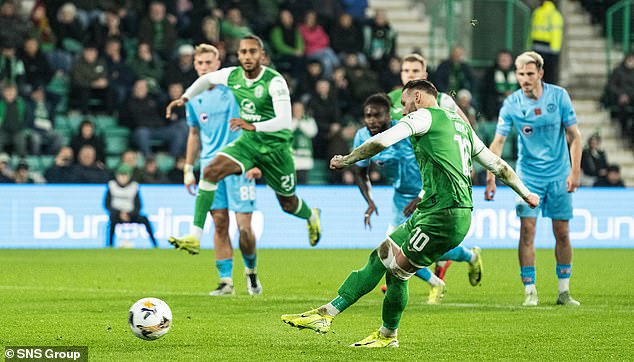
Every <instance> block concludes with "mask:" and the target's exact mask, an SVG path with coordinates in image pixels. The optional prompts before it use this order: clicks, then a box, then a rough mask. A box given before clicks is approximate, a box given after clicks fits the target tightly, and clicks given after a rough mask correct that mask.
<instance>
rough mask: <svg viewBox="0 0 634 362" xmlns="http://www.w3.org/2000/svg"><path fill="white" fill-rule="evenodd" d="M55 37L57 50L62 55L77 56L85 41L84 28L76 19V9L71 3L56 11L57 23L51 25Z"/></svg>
mask: <svg viewBox="0 0 634 362" xmlns="http://www.w3.org/2000/svg"><path fill="white" fill-rule="evenodd" d="M52 25H53V31H54V32H55V35H56V36H57V48H58V49H59V50H61V51H63V52H64V53H67V54H70V55H69V57H72V55H74V54H79V53H80V52H81V50H82V48H83V46H82V44H83V42H84V39H85V34H84V28H83V27H82V25H81V23H80V21H79V18H78V17H77V7H76V6H75V5H73V3H70V2H69V3H65V4H64V5H62V7H60V8H59V10H58V11H57V21H56V22H54V23H53V24H52Z"/></svg>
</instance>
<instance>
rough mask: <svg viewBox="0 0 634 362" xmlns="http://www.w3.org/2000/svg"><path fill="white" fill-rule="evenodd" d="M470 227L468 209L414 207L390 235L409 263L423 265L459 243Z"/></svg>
mask: <svg viewBox="0 0 634 362" xmlns="http://www.w3.org/2000/svg"><path fill="white" fill-rule="evenodd" d="M470 226H471V209H470V208H449V209H442V210H436V211H431V212H430V211H423V212H421V211H420V210H416V212H414V214H413V215H412V217H410V218H409V219H408V220H407V221H406V222H405V223H403V224H401V225H400V226H399V227H397V228H396V230H394V232H392V233H391V234H390V235H389V236H388V239H390V240H391V241H392V242H393V243H395V244H396V245H398V246H399V247H401V249H402V250H403V254H404V255H405V256H406V257H407V258H408V259H409V261H410V263H412V265H414V266H416V267H418V268H423V267H426V266H429V265H431V264H432V263H433V262H435V261H436V260H438V259H439V258H440V257H441V256H442V255H443V254H444V253H446V252H448V251H449V250H451V249H453V248H455V247H456V246H458V244H460V243H461V242H462V240H463V239H464V238H465V236H466V235H467V232H468V231H469V227H470Z"/></svg>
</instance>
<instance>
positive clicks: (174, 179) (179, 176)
mask: <svg viewBox="0 0 634 362" xmlns="http://www.w3.org/2000/svg"><path fill="white" fill-rule="evenodd" d="M184 170H185V156H184V155H181V156H178V157H176V163H175V164H174V168H172V169H171V170H169V171H168V172H167V182H168V183H170V184H178V185H180V184H182V183H183V176H184Z"/></svg>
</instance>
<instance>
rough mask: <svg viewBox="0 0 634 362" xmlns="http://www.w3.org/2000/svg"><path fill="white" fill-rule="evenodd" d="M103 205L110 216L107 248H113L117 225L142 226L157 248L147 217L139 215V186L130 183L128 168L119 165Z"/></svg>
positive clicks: (130, 171) (109, 183)
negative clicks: (132, 224) (134, 224)
mask: <svg viewBox="0 0 634 362" xmlns="http://www.w3.org/2000/svg"><path fill="white" fill-rule="evenodd" d="M104 205H105V207H106V209H107V210H108V213H109V214H110V221H109V222H108V246H109V247H113V246H114V236H115V229H116V227H117V224H121V223H136V224H143V225H144V226H145V230H146V231H147V233H148V235H149V237H150V240H151V241H152V246H153V247H155V248H156V247H158V244H157V242H156V238H155V237H154V231H153V230H152V225H151V224H150V220H149V219H148V218H147V216H145V215H143V214H141V194H140V193H139V185H138V184H137V183H136V182H134V181H132V169H131V168H130V166H127V165H121V166H119V167H118V168H117V170H116V172H115V178H114V180H110V181H108V190H107V191H106V197H105V200H104Z"/></svg>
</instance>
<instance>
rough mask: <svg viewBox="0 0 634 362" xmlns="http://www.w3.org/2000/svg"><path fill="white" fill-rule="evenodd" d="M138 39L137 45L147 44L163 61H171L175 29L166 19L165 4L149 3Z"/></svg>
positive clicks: (174, 42)
mask: <svg viewBox="0 0 634 362" xmlns="http://www.w3.org/2000/svg"><path fill="white" fill-rule="evenodd" d="M172 17H173V16H172ZM172 20H174V21H175V19H172ZM138 37H139V43H148V44H149V45H150V46H151V48H152V49H154V50H156V51H157V52H158V53H159V55H160V56H161V58H162V59H163V60H165V61H169V60H171V59H172V51H173V49H174V47H175V45H176V40H177V39H176V28H175V27H174V24H173V23H172V22H171V21H170V19H168V16H167V12H166V10H165V4H163V3H162V2H160V1H152V2H151V3H150V6H149V7H148V16H147V17H146V18H144V19H143V20H141V25H140V28H139V34H138Z"/></svg>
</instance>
